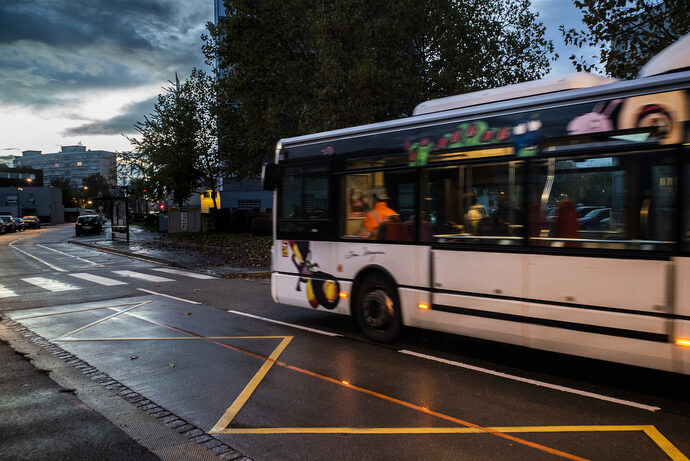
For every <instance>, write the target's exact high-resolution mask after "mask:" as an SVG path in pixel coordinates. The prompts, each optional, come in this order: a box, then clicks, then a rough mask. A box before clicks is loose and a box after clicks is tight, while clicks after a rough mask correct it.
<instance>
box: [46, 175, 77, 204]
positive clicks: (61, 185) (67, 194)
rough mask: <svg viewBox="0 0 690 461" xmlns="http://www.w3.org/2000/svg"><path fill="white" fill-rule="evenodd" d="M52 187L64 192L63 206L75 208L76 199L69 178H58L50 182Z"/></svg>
mask: <svg viewBox="0 0 690 461" xmlns="http://www.w3.org/2000/svg"><path fill="white" fill-rule="evenodd" d="M50 186H51V187H56V188H58V189H60V190H62V206H64V207H65V208H70V207H72V206H74V204H73V202H72V200H73V199H74V198H75V197H74V189H73V188H72V183H71V182H70V180H69V178H63V177H56V178H52V179H51V180H50Z"/></svg>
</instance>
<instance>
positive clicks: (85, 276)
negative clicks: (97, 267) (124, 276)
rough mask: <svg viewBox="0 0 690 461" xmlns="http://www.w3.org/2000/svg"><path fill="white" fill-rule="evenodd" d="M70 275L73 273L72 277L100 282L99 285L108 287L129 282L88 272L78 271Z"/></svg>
mask: <svg viewBox="0 0 690 461" xmlns="http://www.w3.org/2000/svg"><path fill="white" fill-rule="evenodd" d="M69 275H71V276H72V277H76V278H78V279H82V280H87V281H89V282H94V283H98V284H99V285H105V286H107V287H111V286H114V285H127V282H122V281H120V280H115V279H109V278H107V277H101V276H100V275H94V274H88V273H86V272H78V273H76V274H69Z"/></svg>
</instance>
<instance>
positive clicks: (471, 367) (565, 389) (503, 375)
mask: <svg viewBox="0 0 690 461" xmlns="http://www.w3.org/2000/svg"><path fill="white" fill-rule="evenodd" d="M398 352H400V353H403V354H407V355H413V356H415V357H420V358H423V359H427V360H433V361H435V362H441V363H445V364H446V365H452V366H455V367H460V368H466V369H468V370H472V371H478V372H480V373H486V374H489V375H493V376H499V377H501V378H506V379H512V380H513V381H519V382H522V383H527V384H533V385H535V386H539V387H546V388H548V389H553V390H556V391H562V392H568V393H570V394H576V395H581V396H583V397H590V398H593V399H598V400H604V401H607V402H612V403H617V404H620V405H627V406H629V407H635V408H639V409H642V410H647V411H658V410H661V408H660V407H654V406H651V405H645V404H642V403H637V402H631V401H629V400H622V399H617V398H615V397H609V396H606V395H601V394H595V393H594V392H587V391H581V390H579V389H574V388H572V387H565V386H559V385H556V384H551V383H546V382H544V381H537V380H534V379H528V378H522V377H520V376H515V375H509V374H507V373H501V372H500V371H494V370H489V369H488V368H481V367H477V366H474V365H468V364H466V363H462V362H455V361H453V360H446V359H442V358H440V357H434V356H433V355H426V354H420V353H418V352H414V351H408V350H405V349H402V350H399V351H398Z"/></svg>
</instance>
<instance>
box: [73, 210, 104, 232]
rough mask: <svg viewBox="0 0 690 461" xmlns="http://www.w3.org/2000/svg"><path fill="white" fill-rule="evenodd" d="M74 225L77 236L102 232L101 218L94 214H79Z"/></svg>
mask: <svg viewBox="0 0 690 461" xmlns="http://www.w3.org/2000/svg"><path fill="white" fill-rule="evenodd" d="M74 227H75V231H76V233H77V235H78V236H79V235H82V234H100V233H101V232H103V223H102V222H101V218H100V216H98V215H95V214H87V215H83V216H79V217H78V218H77V223H76V224H75V226H74Z"/></svg>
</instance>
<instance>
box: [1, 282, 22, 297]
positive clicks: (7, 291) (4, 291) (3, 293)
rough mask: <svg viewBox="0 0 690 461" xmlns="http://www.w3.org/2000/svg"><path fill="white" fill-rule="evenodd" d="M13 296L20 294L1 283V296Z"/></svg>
mask: <svg viewBox="0 0 690 461" xmlns="http://www.w3.org/2000/svg"><path fill="white" fill-rule="evenodd" d="M12 296H19V295H18V294H17V293H15V292H14V291H12V290H10V289H9V288H5V287H4V286H2V285H0V298H10V297H12Z"/></svg>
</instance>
